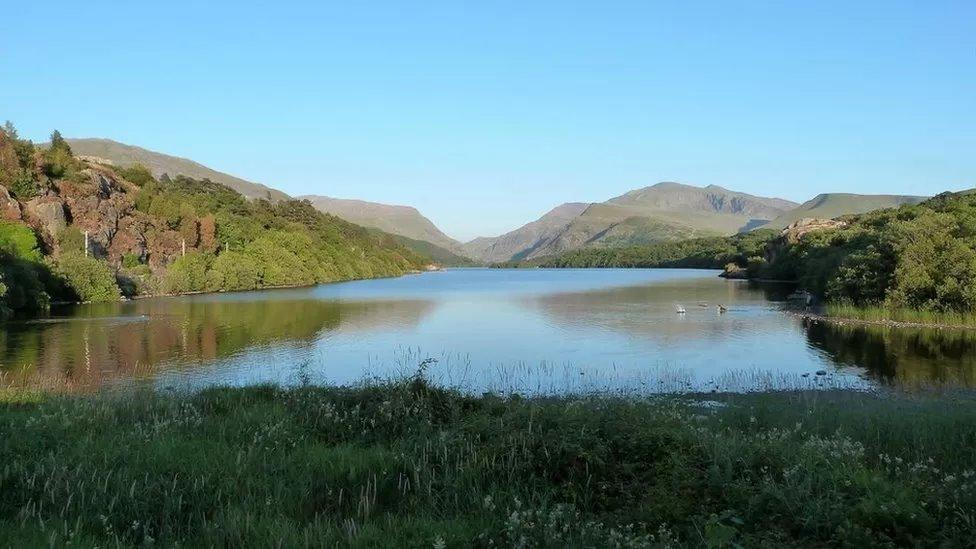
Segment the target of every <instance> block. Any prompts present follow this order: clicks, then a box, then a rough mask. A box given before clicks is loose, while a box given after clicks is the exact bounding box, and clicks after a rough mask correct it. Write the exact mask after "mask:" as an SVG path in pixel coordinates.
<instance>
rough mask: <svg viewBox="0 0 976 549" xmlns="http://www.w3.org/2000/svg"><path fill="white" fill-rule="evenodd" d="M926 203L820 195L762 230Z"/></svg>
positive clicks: (873, 196) (902, 197)
mask: <svg viewBox="0 0 976 549" xmlns="http://www.w3.org/2000/svg"><path fill="white" fill-rule="evenodd" d="M925 199H926V197H924V196H906V195H889V194H851V193H823V194H818V195H817V196H815V197H814V198H812V199H810V200H808V201H806V202H804V203H803V204H800V205H799V206H797V207H796V208H794V209H792V210H790V211H788V212H785V213H784V214H782V215H780V216H778V217H777V218H776V219H774V220H772V221H770V222H769V223H768V224H767V225H764V226H763V228H765V229H775V230H782V229H785V228H786V227H788V226H790V225H792V224H793V223H795V222H797V221H799V220H801V219H804V218H816V219H833V218H835V217H840V216H842V215H852V214H862V213H867V212H870V211H872V210H881V209H884V208H897V207H898V206H901V205H902V204H918V203H920V202H922V201H924V200H925Z"/></svg>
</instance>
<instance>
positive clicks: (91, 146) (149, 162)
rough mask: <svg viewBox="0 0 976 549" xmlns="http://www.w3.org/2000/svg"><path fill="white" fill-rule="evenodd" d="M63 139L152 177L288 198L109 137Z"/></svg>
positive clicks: (75, 148)
mask: <svg viewBox="0 0 976 549" xmlns="http://www.w3.org/2000/svg"><path fill="white" fill-rule="evenodd" d="M66 141H67V142H68V144H69V145H70V146H71V150H72V151H73V152H74V153H75V154H76V155H78V156H80V157H90V158H93V159H103V160H108V161H109V162H110V163H111V164H114V165H117V166H122V167H128V166H131V165H133V164H142V165H143V166H146V167H147V168H149V170H150V171H152V173H153V175H154V176H156V177H160V176H162V175H163V174H167V175H169V176H170V177H175V176H177V175H185V176H186V177H191V178H193V179H209V180H211V181H213V182H214V183H220V184H221V185H224V186H226V187H230V188H231V189H234V190H235V191H237V192H239V193H240V194H242V195H244V197H245V198H248V199H255V198H269V199H271V200H287V199H288V195H286V194H285V193H283V192H281V191H279V190H276V189H272V188H270V187H267V186H265V185H262V184H260V183H254V182H253V181H247V180H244V179H241V178H239V177H234V176H233V175H229V174H226V173H223V172H218V171H217V170H214V169H211V168H208V167H206V166H204V165H202V164H199V163H197V162H194V161H192V160H188V159H186V158H180V157H177V156H170V155H168V154H163V153H158V152H155V151H150V150H147V149H143V148H141V147H135V146H132V145H126V144H124V143H119V142H116V141H112V140H111V139H67V140H66Z"/></svg>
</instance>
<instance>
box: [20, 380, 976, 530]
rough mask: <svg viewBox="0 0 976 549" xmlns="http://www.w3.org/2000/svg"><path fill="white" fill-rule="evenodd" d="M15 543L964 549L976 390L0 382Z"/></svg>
mask: <svg viewBox="0 0 976 549" xmlns="http://www.w3.org/2000/svg"><path fill="white" fill-rule="evenodd" d="M0 400H2V403H0V433H3V436H2V437H0V493H2V494H3V497H2V498H0V546H16V547H25V546H42V545H55V546H62V545H69V544H70V545H72V546H80V547H88V546H99V547H115V546H145V545H156V546H176V545H179V546H194V547H196V546H206V547H214V546H221V547H225V546H241V545H245V544H246V545H249V546H286V547H292V546H414V547H461V546H465V547H467V546H482V547H489V546H501V547H511V546H515V547H567V546H571V547H583V546H586V547H682V546H690V547H735V546H745V547H755V546H782V545H799V546H824V545H852V546H861V547H869V546H909V545H911V546H915V545H920V546H936V545H941V546H960V545H966V544H969V543H971V541H972V532H973V529H974V528H976V399H974V398H973V397H972V396H971V395H969V394H940V395H932V396H924V395H915V396H909V395H898V394H886V395H880V394H872V393H857V392H850V391H820V392H818V391H809V392H779V393H755V394H738V395H708V396H707V397H704V396H703V397H696V396H687V395H686V396H659V397H650V398H622V397H621V398H614V397H562V398H536V399H524V398H518V397H500V396H493V395H483V396H468V395H463V394H460V393H457V392H454V391H450V390H444V389H439V388H435V387H432V386H430V385H429V384H428V383H426V382H425V381H423V380H422V379H421V378H419V377H418V378H413V379H409V380H405V381H402V382H398V383H383V384H374V385H364V386H360V387H355V388H323V387H310V386H309V387H296V388H290V389H283V388H278V387H272V386H258V387H250V388H214V389H208V390H204V391H202V392H198V393H152V392H136V393H135V394H132V393H97V394H90V395H57V394H51V393H38V392H26V393H20V392H12V391H11V390H8V391H7V392H6V393H4V394H3V398H2V399H0Z"/></svg>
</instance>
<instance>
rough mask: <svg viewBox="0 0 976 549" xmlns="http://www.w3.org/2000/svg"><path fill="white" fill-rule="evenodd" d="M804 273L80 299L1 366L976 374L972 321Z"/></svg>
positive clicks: (633, 375) (33, 372) (671, 386)
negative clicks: (821, 311) (815, 284)
mask: <svg viewBox="0 0 976 549" xmlns="http://www.w3.org/2000/svg"><path fill="white" fill-rule="evenodd" d="M791 290H792V288H790V287H789V286H784V285H766V286H762V285H756V284H752V283H749V282H743V281H729V280H724V279H721V278H718V277H717V271H707V270H683V269H578V270H577V269H552V270H550V269H524V270H505V269H454V270H449V271H446V272H436V273H425V274H421V275H411V276H405V277H401V278H395V279H380V280H365V281H354V282H345V283H337V284H327V285H321V286H316V287H311V288H300V289H286V290H265V291H258V292H242V293H223V294H208V295H197V296H185V297H171V298H154V299H144V300H136V301H130V302H123V303H111V304H99V305H80V306H74V307H70V308H63V309H55V310H53V311H52V314H51V315H50V316H49V317H47V318H43V319H38V320H32V321H14V322H8V323H6V324H4V325H0V371H2V374H3V377H4V380H3V382H4V383H6V384H16V385H27V386H37V387H66V388H69V389H80V390H84V389H91V388H99V387H106V386H108V387H114V386H131V385H133V384H150V385H153V386H155V387H158V388H161V389H165V388H174V389H184V388H191V389H192V388H198V387H205V386H208V385H217V384H222V385H246V384H254V383H263V382H274V383H281V384H296V383H318V384H322V383H328V384H350V383H356V382H360V381H363V380H366V379H372V378H379V379H388V378H390V377H396V376H403V375H411V374H412V373H413V372H415V371H416V370H417V367H418V364H420V363H421V362H422V361H424V360H427V359H433V360H429V361H428V362H427V366H426V375H427V376H428V377H430V378H432V379H434V380H436V381H438V382H440V383H444V384H447V385H451V386H455V387H459V388H462V389H465V390H470V391H474V392H484V391H497V392H509V391H517V392H521V393H525V394H540V393H573V392H593V391H600V392H604V391H607V392H637V393H643V392H660V391H690V390H694V391H709V390H716V391H751V390H770V389H784V388H797V387H801V388H806V387H814V388H816V387H842V388H872V387H878V386H883V385H890V384H897V385H902V386H916V385H927V384H931V383H936V384H948V385H962V386H972V385H973V384H974V382H976V335H974V334H973V333H972V332H969V331H941V330H918V329H894V328H877V327H869V328H866V327H850V326H832V325H829V324H824V323H812V322H809V321H805V320H803V319H800V318H798V317H796V316H793V315H789V314H787V313H785V312H783V311H782V302H783V300H784V299H785V298H786V295H787V294H788V293H789V292H790V291H791ZM675 304H681V305H683V306H684V307H685V309H686V311H687V312H686V313H685V314H677V313H676V312H675V307H674V306H675ZM718 304H723V305H724V306H726V307H727V308H728V311H727V312H726V313H724V314H720V313H719V311H718V307H717V305H718ZM818 372H821V375H818ZM823 372H826V373H825V374H823Z"/></svg>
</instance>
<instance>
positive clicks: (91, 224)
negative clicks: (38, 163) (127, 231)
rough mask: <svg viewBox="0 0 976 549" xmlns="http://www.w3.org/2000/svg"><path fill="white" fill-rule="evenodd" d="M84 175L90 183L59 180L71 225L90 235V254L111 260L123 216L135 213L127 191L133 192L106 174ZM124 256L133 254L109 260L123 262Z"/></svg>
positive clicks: (88, 172) (94, 172)
mask: <svg viewBox="0 0 976 549" xmlns="http://www.w3.org/2000/svg"><path fill="white" fill-rule="evenodd" d="M82 173H83V174H85V175H86V176H88V182H86V183H81V184H78V183H74V182H70V181H60V182H58V184H57V187H58V191H59V194H60V196H61V197H63V198H64V200H65V204H66V206H67V208H68V211H69V212H70V214H71V221H72V224H73V225H74V226H75V228H77V229H78V230H79V231H82V232H86V231H87V232H88V242H89V252H90V253H92V254H93V255H95V257H109V256H111V255H112V254H110V253H109V250H110V249H111V248H112V240H113V239H114V238H115V236H116V234H117V233H118V231H119V224H120V221H121V219H122V217H123V216H124V215H131V214H132V213H133V212H134V206H133V201H132V199H131V197H130V196H129V194H128V192H127V191H129V190H131V189H130V188H128V184H126V183H124V182H122V181H120V180H118V179H116V178H115V177H114V176H113V175H112V174H110V173H107V172H102V171H99V170H95V169H88V170H85V171H84V172H82ZM135 240H138V239H135ZM115 249H116V250H119V246H115ZM123 253H130V251H129V250H124V251H121V252H119V256H117V257H110V259H116V260H117V259H120V258H121V254H123ZM136 253H138V250H136Z"/></svg>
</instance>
